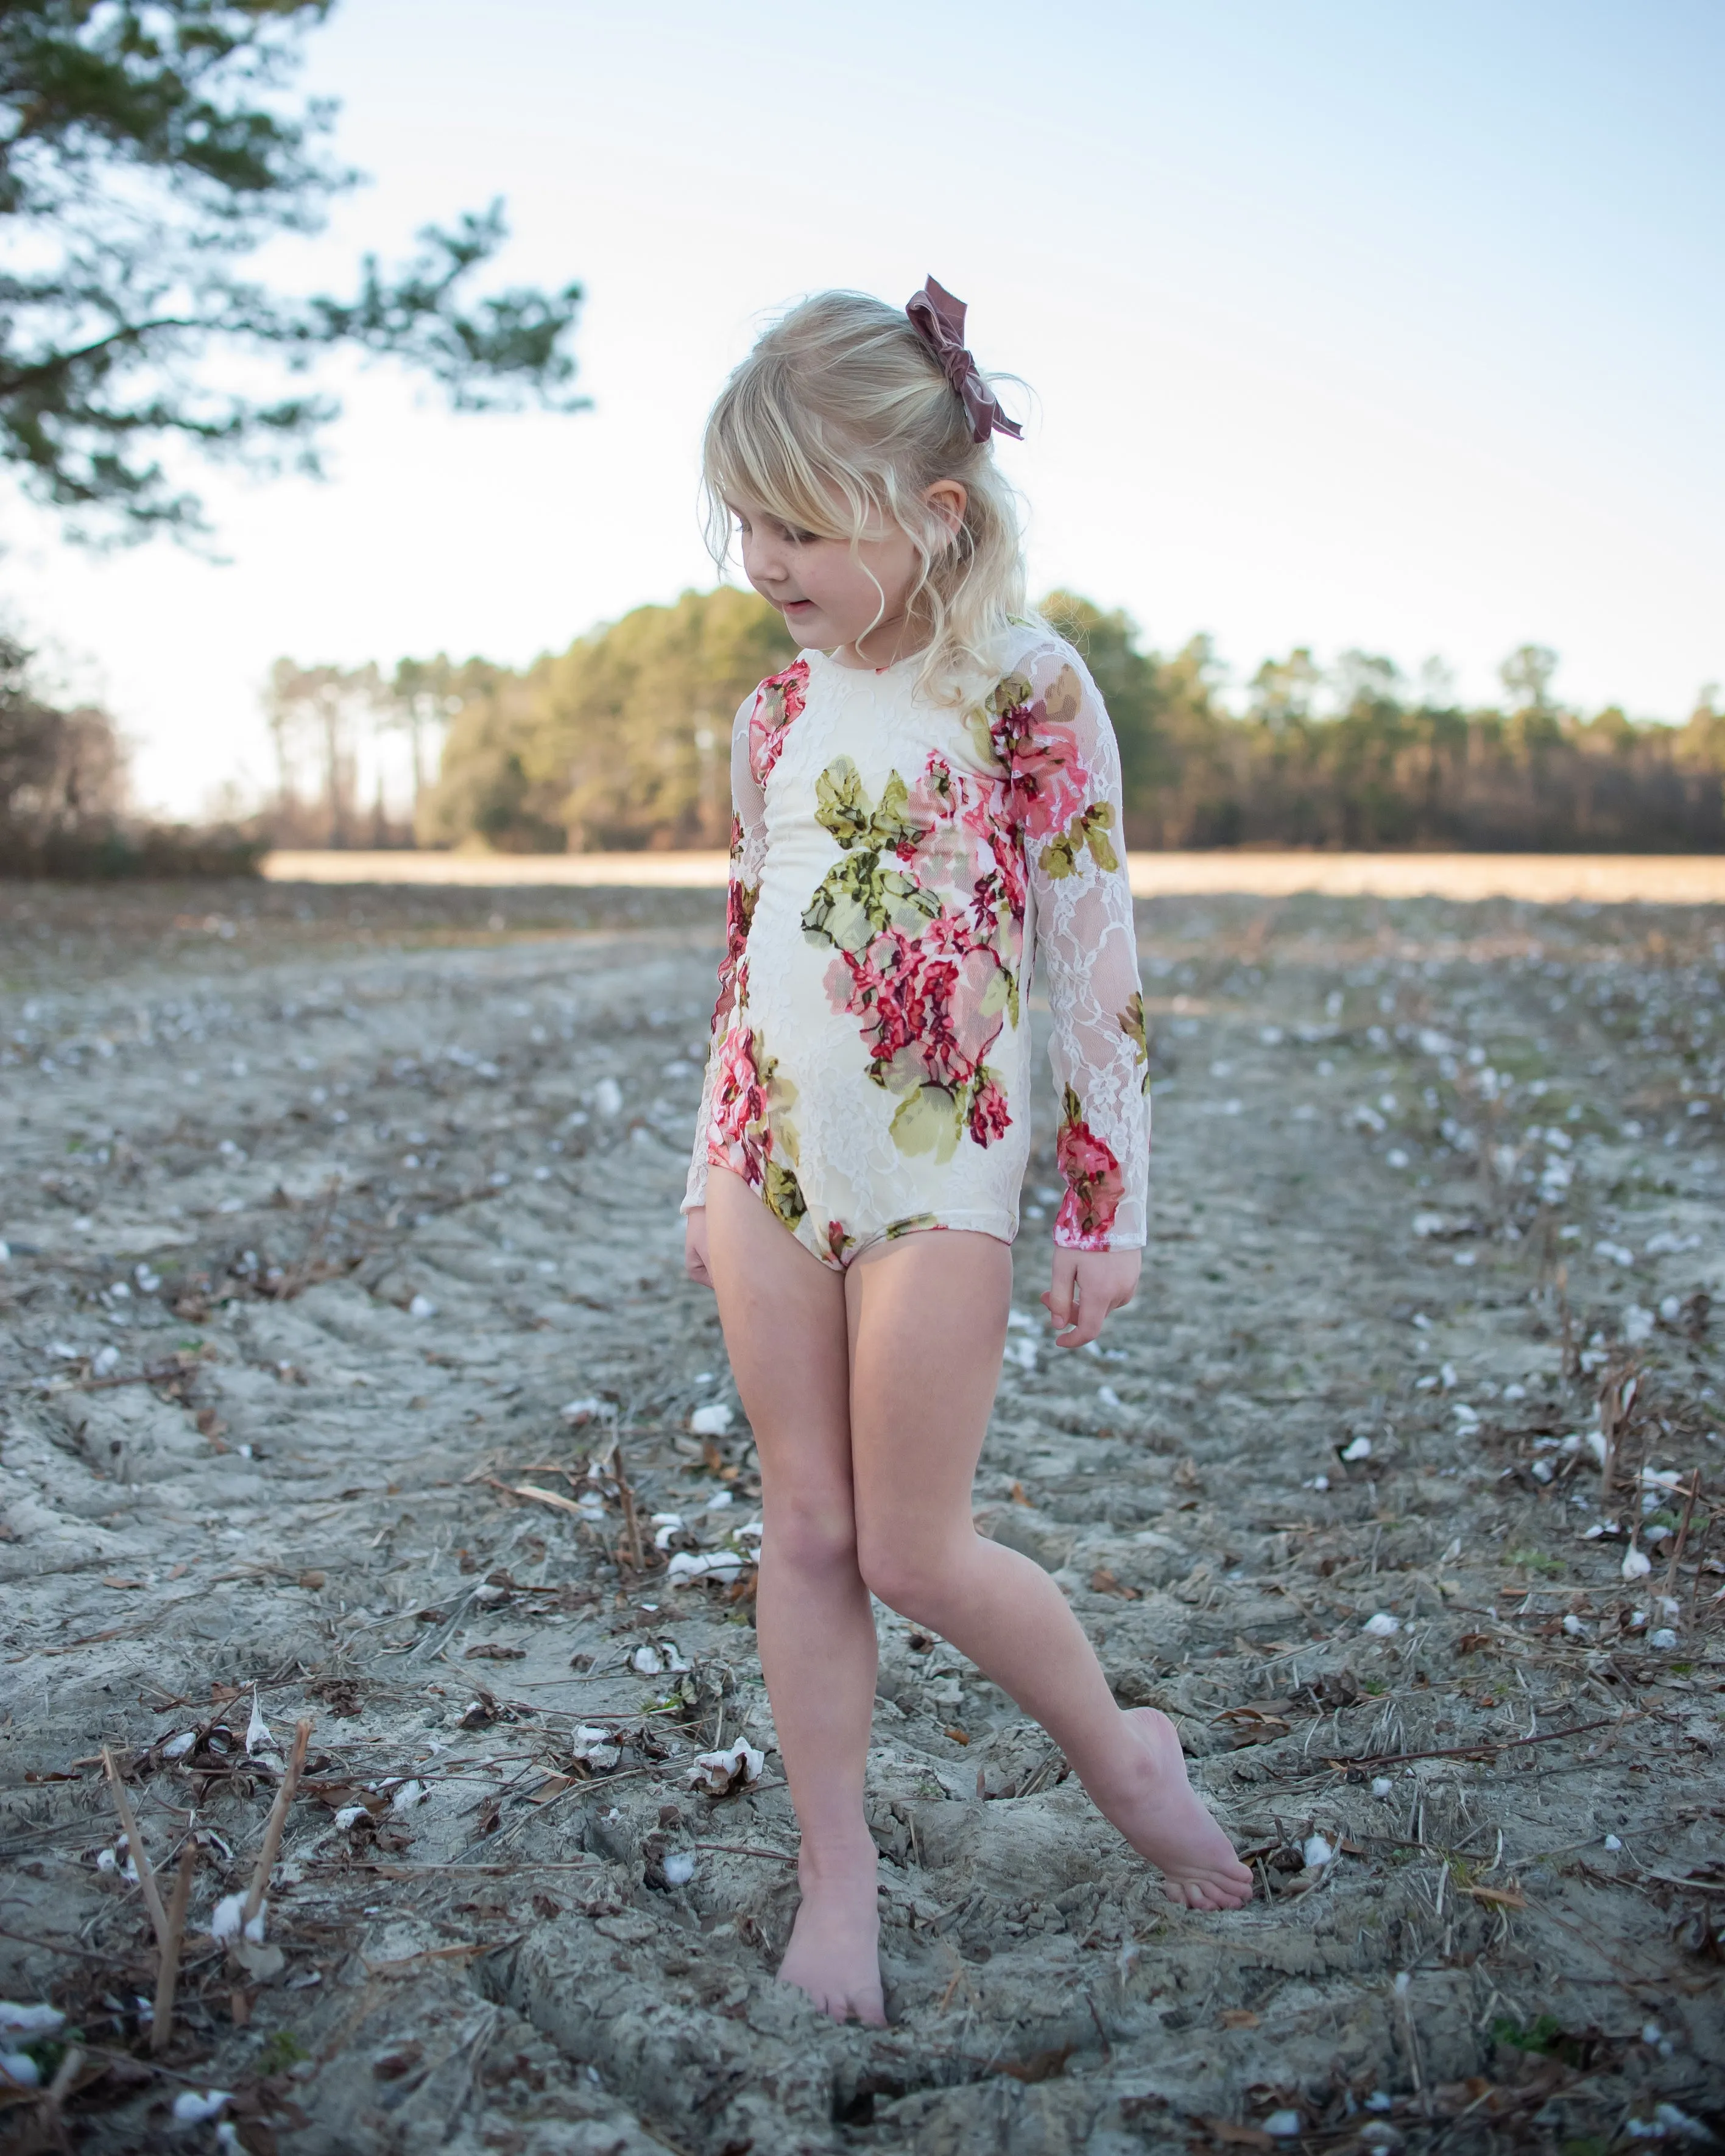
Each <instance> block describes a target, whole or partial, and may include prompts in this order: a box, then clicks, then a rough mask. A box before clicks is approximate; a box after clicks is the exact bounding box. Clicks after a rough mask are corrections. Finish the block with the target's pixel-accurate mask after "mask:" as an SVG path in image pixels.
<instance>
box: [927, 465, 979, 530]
mask: <svg viewBox="0 0 1725 2156" xmlns="http://www.w3.org/2000/svg"><path fill="white" fill-rule="evenodd" d="M922 499H923V500H924V501H925V502H926V503H927V506H928V507H929V508H930V509H931V510H932V511H933V513H934V515H935V516H937V517H938V518H939V520H940V521H941V522H942V524H944V525H945V526H946V527H947V537H948V538H949V539H956V538H957V536H958V533H959V531H960V529H961V528H962V526H963V522H964V511H965V509H966V506H968V502H969V500H970V496H969V495H968V493H967V492H966V491H965V490H964V488H963V486H961V485H959V483H958V481H957V480H956V479H937V480H936V481H935V483H934V485H932V487H930V488H929V490H928V491H927V493H926V494H925V495H923V497H922Z"/></svg>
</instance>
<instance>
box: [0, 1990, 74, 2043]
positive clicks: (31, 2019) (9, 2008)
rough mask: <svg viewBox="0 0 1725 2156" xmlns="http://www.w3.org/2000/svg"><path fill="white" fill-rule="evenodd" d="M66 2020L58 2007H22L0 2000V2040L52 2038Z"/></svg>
mask: <svg viewBox="0 0 1725 2156" xmlns="http://www.w3.org/2000/svg"><path fill="white" fill-rule="evenodd" d="M65 2019H66V2017H65V2015H64V2014H62V2013H61V2011H60V2010H59V2007H58V2006H20V2005H14V2003H13V2001H12V2000H11V1999H0V2039H3V2038H5V2037H8V2036H11V2037H14V2038H16V2037H18V2036H25V2037H29V2036H52V2035H54V2033H55V2031H56V2030H59V2028H61V2027H62V2026H63V2025H64V2021H65Z"/></svg>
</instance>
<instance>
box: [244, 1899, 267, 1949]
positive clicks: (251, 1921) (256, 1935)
mask: <svg viewBox="0 0 1725 2156" xmlns="http://www.w3.org/2000/svg"><path fill="white" fill-rule="evenodd" d="M269 1925H270V1904H269V1902H267V1901H264V1902H259V1904H258V1913H257V1915H256V1916H255V1917H247V1919H246V1922H245V1936H246V1937H247V1938H249V1940H250V1941H251V1943H252V1944H253V1945H254V1947H260V1946H262V1945H263V1943H264V1933H265V1932H266V1931H267V1930H268V1929H269Z"/></svg>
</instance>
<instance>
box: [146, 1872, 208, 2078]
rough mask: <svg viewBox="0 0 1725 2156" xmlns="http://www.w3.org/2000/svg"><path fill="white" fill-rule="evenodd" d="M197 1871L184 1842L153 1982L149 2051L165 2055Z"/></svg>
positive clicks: (171, 2031) (169, 2037)
mask: <svg viewBox="0 0 1725 2156" xmlns="http://www.w3.org/2000/svg"><path fill="white" fill-rule="evenodd" d="M197 1869H198V1844H197V1843H196V1842H195V1841H187V1844H186V1845H185V1846H184V1848H183V1849H182V1850H181V1851H180V1868H179V1870H178V1871H177V1872H176V1873H175V1874H174V1891H173V1899H172V1901H171V1902H169V1903H168V1905H167V1938H165V1939H164V1940H163V1941H162V1967H161V1969H160V1970H159V1971H158V1972H157V1978H156V2014H155V2018H154V2020H152V2021H151V2024H150V2049H151V2051H157V2052H160V2051H166V2050H167V2047H168V2044H169V2042H170V2040H172V2035H173V2025H174V1990H175V1987H176V1986H177V1984H178V1983H179V1980H180V1948H181V1945H182V1943H183V1941H184V1939H185V1937H186V1912H187V1909H188V1908H189V1907H190V1906H191V1902H192V1875H193V1872H194V1871H196V1870H197Z"/></svg>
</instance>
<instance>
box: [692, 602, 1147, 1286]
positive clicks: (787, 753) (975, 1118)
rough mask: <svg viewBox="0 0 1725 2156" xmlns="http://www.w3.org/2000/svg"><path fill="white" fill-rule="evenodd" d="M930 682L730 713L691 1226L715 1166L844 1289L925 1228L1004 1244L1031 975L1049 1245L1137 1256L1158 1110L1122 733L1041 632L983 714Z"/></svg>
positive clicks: (861, 676) (790, 680)
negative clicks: (1151, 1083)
mask: <svg viewBox="0 0 1725 2156" xmlns="http://www.w3.org/2000/svg"><path fill="white" fill-rule="evenodd" d="M915 675H916V660H906V661H903V662H901V664H900V665H897V666H893V667H888V668H885V669H883V670H880V672H878V673H869V672H865V671H862V670H857V669H852V668H846V667H844V666H841V665H838V664H837V663H836V662H835V661H834V660H829V659H828V658H827V657H826V656H825V655H824V654H822V653H819V652H805V653H804V654H803V655H802V656H801V657H800V658H799V659H798V661H797V662H796V664H795V665H793V666H792V667H789V668H788V669H787V670H786V671H785V672H784V673H783V674H782V675H775V676H774V677H773V679H772V680H768V681H765V682H763V683H762V685H761V686H760V687H759V689H757V690H756V691H755V692H754V694H753V695H752V696H750V697H748V698H747V699H746V700H745V701H744V703H743V706H742V709H741V710H740V711H738V713H737V724H736V728H735V731H734V733H733V736H732V796H733V801H734V803H735V808H736V823H735V826H734V839H733V847H732V880H731V891H730V899H729V916H728V918H729V926H728V932H727V938H726V957H725V960H724V962H723V964H722V965H721V968H720V994H719V1001H718V1005H717V1008H716V1011H715V1014H714V1027H713V1041H712V1047H711V1052H710V1054H709V1056H708V1060H707V1071H706V1085H705V1087H704V1089H703V1093H702V1099H701V1122H700V1125H699V1127H698V1131H697V1135H696V1146H695V1155H694V1159H693V1162H692V1163H691V1170H690V1176H689V1186H688V1193H687V1196H686V1197H685V1201H684V1204H685V1210H687V1209H689V1208H690V1207H691V1206H696V1205H699V1204H701V1203H702V1202H703V1199H704V1196H705V1191H706V1173H707V1168H708V1165H709V1163H711V1162H718V1163H721V1164H722V1165H725V1166H726V1167H729V1168H732V1169H733V1170H735V1172H736V1173H739V1174H741V1175H742V1176H743V1177H744V1178H745V1180H746V1181H747V1182H748V1183H749V1184H750V1186H751V1187H752V1188H754V1189H755V1190H757V1192H758V1193H760V1194H761V1196H762V1198H763V1199H765V1201H766V1203H767V1204H768V1205H770V1206H771V1207H772V1208H773V1211H774V1212H775V1213H776V1214H778V1217H779V1218H780V1219H782V1220H783V1222H784V1223H785V1224H786V1225H787V1226H788V1227H789V1228H790V1229H792V1230H793V1233H794V1234H796V1235H798V1237H799V1239H800V1240H803V1242H804V1243H805V1244H807V1245H808V1246H809V1248H810V1249H811V1250H814V1252H815V1253H816V1255H819V1257H821V1258H822V1259H823V1260H825V1261H826V1262H827V1263H828V1264H830V1265H843V1264H845V1263H847V1262H848V1261H849V1260H850V1259H851V1258H853V1257H854V1256H855V1255H856V1254H857V1252H858V1251H860V1250H864V1249H866V1248H867V1247H868V1246H869V1245H870V1244H871V1243H873V1242H875V1241H877V1240H880V1238H881V1237H883V1236H891V1235H902V1234H907V1233H911V1232H913V1231H915V1230H918V1229H928V1228H940V1227H946V1228H965V1229H979V1230H980V1231H982V1232H983V1233H985V1234H989V1235H997V1236H999V1237H1000V1238H1001V1239H1002V1240H1008V1241H1009V1240H1011V1239H1012V1237H1013V1236H1014V1234H1015V1233H1016V1231H1017V1227H1018V1199H1019V1186H1020V1184H1021V1183H1022V1181H1023V1178H1024V1168H1025V1166H1026V1163H1027V1161H1028V1158H1029V1133H1030V1096H1031V1091H1032V1086H1031V1081H1030V1071H1029V1060H1030V1056H1029V1010H1028V999H1029V983H1030V979H1031V977H1032V975H1033V973H1034V975H1035V976H1036V977H1037V979H1038V984H1039V985H1040V987H1041V988H1044V989H1045V992H1046V994H1047V998H1048V1002H1049V1007H1050V1016H1051V1019H1052V1029H1051V1039H1050V1061H1051V1063H1052V1065H1053V1070H1054V1079H1055V1099H1056V1102H1057V1106H1058V1119H1059V1120H1058V1137H1057V1143H1056V1150H1057V1156H1058V1159H1059V1163H1060V1171H1061V1174H1062V1177H1063V1178H1064V1180H1065V1197H1064V1199H1063V1201H1062V1204H1061V1205H1060V1214H1059V1218H1058V1220H1057V1222H1056V1224H1055V1240H1056V1241H1057V1242H1058V1243H1060V1244H1062V1245H1066V1246H1067V1247H1070V1248H1078V1249H1086V1250H1106V1249H1110V1248H1115V1249H1127V1248H1135V1247H1137V1246H1138V1245H1142V1243H1143V1241H1144V1239H1145V1211H1146V1193H1147V1183H1148V1173H1149V1165H1148V1155H1149V1100H1148V1095H1147V1086H1146V1080H1147V1068H1146V1041H1145V1034H1144V1017H1143V1003H1142V994H1141V992H1140V988H1139V982H1138V973H1137V947H1136V937H1135V934H1134V931H1133V924H1132V899H1131V895H1130V892H1129V891H1128V888H1127V878H1126V867H1125V860H1124V854H1123V849H1122V839H1121V793H1120V762H1119V754H1118V751H1117V747H1116V745H1115V741H1114V734H1113V729H1112V728H1111V726H1110V725H1109V722H1108V716H1107V713H1106V711H1105V710H1104V708H1103V706H1102V702H1101V697H1100V696H1098V694H1097V692H1096V685H1095V684H1094V683H1093V682H1092V681H1091V679H1090V676H1089V675H1088V673H1087V672H1086V670H1085V667H1084V665H1083V662H1082V661H1081V660H1080V658H1079V657H1078V655H1077V654H1076V652H1075V651H1073V650H1072V649H1071V648H1070V645H1068V644H1065V643H1064V642H1063V641H1062V640H1061V639H1060V638H1059V637H1057V636H1055V634H1053V633H1052V632H1051V631H1050V630H1049V629H1045V627H1043V626H1042V625H1041V624H1024V625H1022V626H1020V627H1015V628H1014V630H1013V631H1012V632H1011V633H1010V634H1009V638H1008V639H1006V641H1005V643H1004V646H1003V649H1002V651H1001V655H1000V671H999V675H998V676H997V678H996V680H994V681H993V684H991V685H989V686H988V688H987V689H986V690H985V691H984V693H983V694H982V695H981V696H978V698H977V699H976V700H975V701H973V702H972V703H970V704H968V705H964V706H957V707H942V706H936V705H933V704H931V703H929V702H927V701H924V700H923V699H922V698H921V697H919V696H916V693H915V690H914V683H915Z"/></svg>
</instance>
